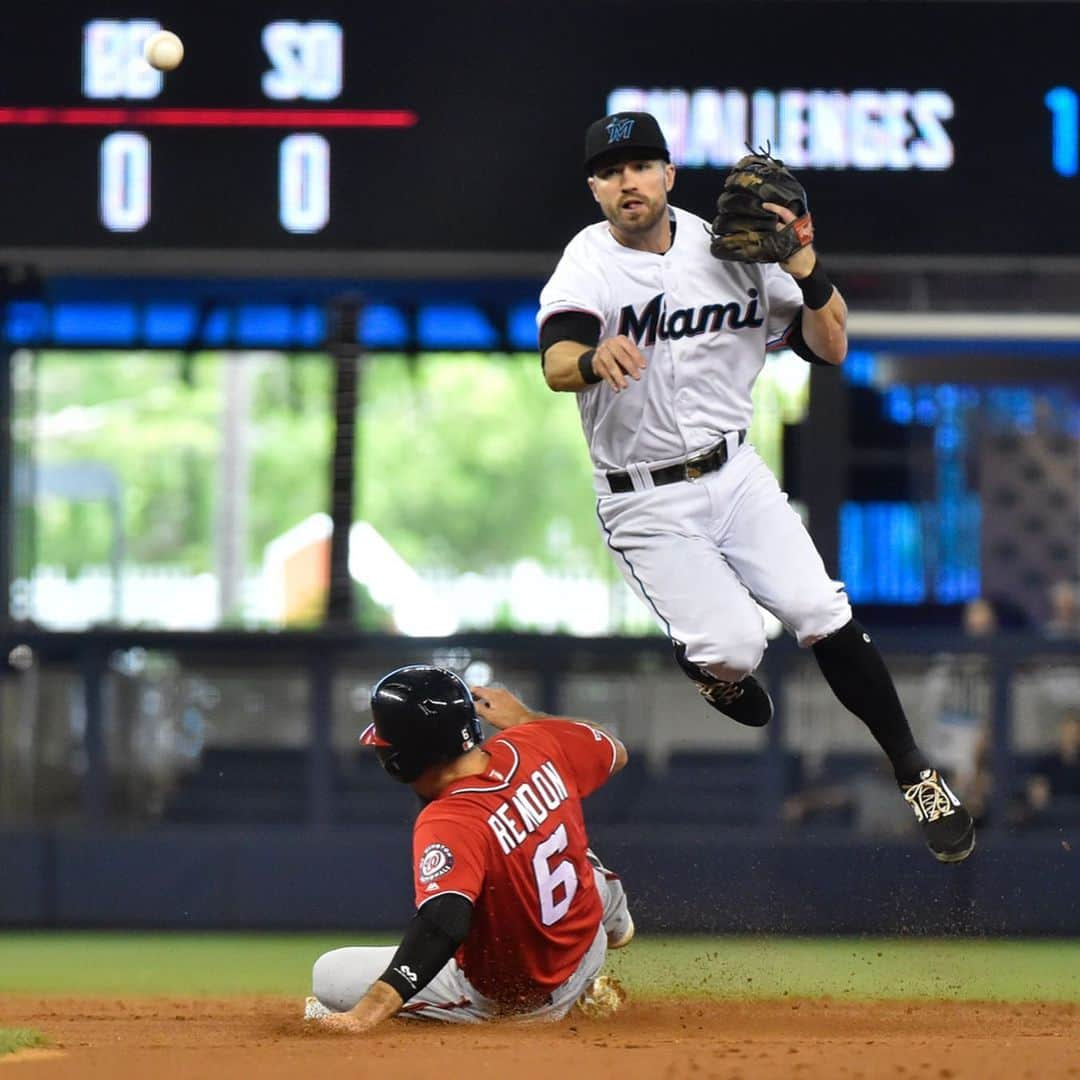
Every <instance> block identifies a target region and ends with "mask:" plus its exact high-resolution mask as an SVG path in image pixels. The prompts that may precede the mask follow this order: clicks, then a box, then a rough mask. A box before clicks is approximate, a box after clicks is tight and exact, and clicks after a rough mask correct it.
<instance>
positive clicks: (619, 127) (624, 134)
mask: <svg viewBox="0 0 1080 1080" xmlns="http://www.w3.org/2000/svg"><path fill="white" fill-rule="evenodd" d="M604 130H605V131H606V132H607V133H608V142H609V143H613V142H622V141H623V139H629V138H630V132H631V131H633V130H634V121H633V119H632V118H631V117H625V118H624V119H621V120H612V121H611V123H610V124H608V125H607V126H606V127H605V129H604Z"/></svg>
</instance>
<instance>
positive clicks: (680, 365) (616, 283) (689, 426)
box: [537, 207, 802, 470]
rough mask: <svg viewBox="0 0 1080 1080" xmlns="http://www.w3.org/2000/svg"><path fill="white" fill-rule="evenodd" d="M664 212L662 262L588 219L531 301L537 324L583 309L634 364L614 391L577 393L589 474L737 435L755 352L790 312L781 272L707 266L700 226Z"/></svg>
mask: <svg viewBox="0 0 1080 1080" xmlns="http://www.w3.org/2000/svg"><path fill="white" fill-rule="evenodd" d="M671 210H672V213H673V214H674V224H675V238H674V242H673V243H672V246H671V249H670V250H669V251H668V252H667V253H666V254H664V255H657V254H653V253H652V252H647V251H637V250H634V249H633V248H628V247H624V246H623V245H622V244H620V243H619V242H618V241H617V240H616V239H615V238H614V237H613V236H612V235H611V231H610V229H609V227H608V223H607V221H598V222H597V223H596V224H594V225H589V226H588V227H587V228H585V229H582V230H581V232H579V233H578V234H577V236H575V237H574V238H573V240H571V241H570V243H569V244H567V246H566V250H565V251H564V252H563V256H562V258H561V259H560V260H559V264H558V266H557V267H556V268H555V272H554V273H553V274H552V275H551V278H550V280H549V281H548V283H547V285H545V286H544V289H543V291H542V292H541V294H540V310H539V312H538V314H537V325H538V326H541V327H542V326H543V324H544V322H545V320H547V319H548V318H550V317H551V316H552V315H555V314H557V313H558V312H565V311H581V312H587V313H588V314H590V315H595V316H596V317H597V318H598V319H599V320H600V324H601V331H600V337H601V340H603V339H604V338H609V337H614V336H615V335H617V334H626V335H627V336H629V337H630V338H631V339H632V340H634V341H635V342H636V343H637V346H638V348H639V349H640V350H641V352H642V355H643V356H644V357H645V360H646V365H647V366H646V368H645V371H644V372H642V375H641V380H640V381H634V380H633V379H630V380H628V381H629V386H628V387H627V388H626V389H625V390H622V391H620V392H619V393H617V394H616V393H615V392H614V391H613V390H612V389H611V388H610V387H609V386H608V385H607V384H606V383H604V382H600V383H597V384H595V385H593V386H589V387H587V388H586V389H584V390H582V391H580V392H579V393H578V394H577V400H578V408H579V410H580V411H581V422H582V427H583V428H584V430H585V437H586V439H587V440H588V443H589V450H590V452H591V454H592V458H593V463H594V464H595V465H596V467H597V468H598V469H601V470H610V469H625V468H628V467H629V466H631V465H637V464H648V463H656V462H662V461H672V460H675V459H678V458H681V457H685V456H687V455H688V454H692V453H694V452H696V451H699V450H702V449H704V448H706V447H710V446H713V445H715V444H716V443H717V442H718V441H719V440H720V438H721V437H722V436H723V434H724V433H725V432H728V431H738V430H741V429H743V428H747V427H749V426H750V416H751V412H752V408H753V407H752V404H751V399H750V392H751V389H752V388H753V385H754V380H755V379H756V378H757V376H758V374H759V373H760V371H761V368H762V366H763V365H764V362H765V351H766V349H770V348H780V347H782V346H783V345H784V344H785V343H786V341H787V337H788V335H789V333H790V331H791V329H792V327H793V324H794V322H795V320H796V319H797V317H798V314H799V311H800V309H801V308H802V294H801V292H800V291H799V288H798V286H797V285H796V284H795V281H794V279H793V278H792V277H791V275H790V274H787V273H785V271H783V270H781V269H780V268H779V267H778V266H776V265H774V264H765V263H734V262H724V261H721V260H719V259H716V258H714V257H713V256H712V254H711V253H710V251H709V234H708V231H707V225H706V223H705V222H704V220H702V219H701V218H699V217H698V216H697V215H696V214H691V213H689V212H687V211H686V210H679V209H676V208H674V207H672V208H671Z"/></svg>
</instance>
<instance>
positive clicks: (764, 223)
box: [709, 150, 814, 263]
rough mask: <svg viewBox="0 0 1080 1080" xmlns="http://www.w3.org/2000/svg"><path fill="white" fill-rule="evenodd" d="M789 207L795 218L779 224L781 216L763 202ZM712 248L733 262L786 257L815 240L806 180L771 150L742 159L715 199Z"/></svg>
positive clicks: (782, 260)
mask: <svg viewBox="0 0 1080 1080" xmlns="http://www.w3.org/2000/svg"><path fill="white" fill-rule="evenodd" d="M767 202H770V203H779V204H780V205H781V206H786V207H787V208H788V209H789V210H790V211H791V212H792V213H793V214H795V220H794V221H793V222H791V223H790V224H789V225H785V226H784V228H782V229H777V227H776V226H777V225H778V224H779V223H780V219H779V217H777V215H776V214H775V213H773V211H771V210H766V209H765V207H764V205H763V204H764V203H767ZM711 236H712V243H711V244H710V245H709V249H710V250H711V251H712V253H713V255H714V256H716V258H718V259H728V260H730V261H731V262H753V263H767V262H784V261H785V260H786V259H790V258H791V256H792V255H794V254H795V252H796V251H798V250H799V248H802V247H805V246H806V245H807V244H809V243H811V242H812V241H813V239H814V226H813V223H812V222H811V220H810V212H809V209H808V207H807V204H806V192H805V191H804V190H803V186H802V184H800V183H799V181H798V180H796V179H795V177H794V175H793V174H792V172H791V171H790V170H789V169H788V168H787V167H786V166H785V165H784V163H783V162H782V161H780V160H779V158H774V157H773V156H772V154H770V153H769V152H768V150H759V151H758V152H757V153H756V154H747V155H746V156H745V157H743V158H740V159H739V160H738V161H737V162H736V163H735V165H734V167H733V168H732V170H731V172H729V173H728V175H727V179H726V180H725V181H724V190H723V192H721V194H720V198H719V199H717V200H716V217H715V218H714V219H713V223H712V229H711Z"/></svg>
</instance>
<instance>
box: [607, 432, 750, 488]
mask: <svg viewBox="0 0 1080 1080" xmlns="http://www.w3.org/2000/svg"><path fill="white" fill-rule="evenodd" d="M745 441H746V429H745V428H744V429H743V430H742V431H740V432H739V446H742V444H743V443H744V442H745ZM727 459H728V449H727V439H721V440H720V442H718V443H717V444H716V445H715V446H714V447H713V448H712V449H711V450H706V451H705V453H704V454H699V455H698V456H697V457H692V458H687V459H686V461H680V462H679V463H678V464H677V465H663V466H661V467H660V468H659V469H650V470H649V474H650V475H651V476H652V481H653V484H654V485H655V486H656V487H659V486H660V485H661V484H674V483H675V482H676V481H679V480H696V479H697V478H698V477H699V476H703V475H704V474H705V473H710V472H716V470H717V469H719V468H720V466H721V465H723V464H724V462H725V461H727ZM607 482H608V484H609V485H610V487H611V491H612V494H615V495H622V494H623V493H624V492H627V491H633V490H634V483H633V481H632V480H631V479H630V474H629V473H627V472H609V473H608V474H607Z"/></svg>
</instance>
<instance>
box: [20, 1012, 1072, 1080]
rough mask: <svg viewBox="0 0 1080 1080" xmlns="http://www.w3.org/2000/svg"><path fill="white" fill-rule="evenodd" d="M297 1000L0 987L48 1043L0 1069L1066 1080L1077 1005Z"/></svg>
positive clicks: (395, 1079)
mask: <svg viewBox="0 0 1080 1080" xmlns="http://www.w3.org/2000/svg"><path fill="white" fill-rule="evenodd" d="M301 1007H302V1006H301V1003H299V1002H294V1001H285V1000H282V999H281V998H242V999H237V998H222V999H207V998H203V999H198V998H151V999H132V1000H129V1001H124V1000H117V999H115V998H71V999H64V998H32V997H28V996H20V995H0V1025H2V1026H5V1027H32V1028H36V1029H37V1030H39V1031H42V1032H43V1033H45V1034H46V1035H47V1036H48V1037H49V1039H50V1041H51V1043H52V1049H51V1050H47V1051H35V1050H30V1051H25V1052H23V1053H20V1054H17V1055H14V1056H12V1057H7V1058H0V1077H2V1080H15V1078H16V1077H23V1076H27V1077H34V1078H39V1080H52V1078H53V1077H64V1078H68V1077H79V1078H80V1080H82V1078H84V1077H85V1078H94V1077H108V1078H109V1080H126V1078H128V1077H132V1078H134V1077H140V1078H141V1077H155V1078H159V1080H172V1078H174V1077H175V1078H177V1080H179V1078H181V1077H182V1078H184V1080H190V1078H191V1077H200V1078H201V1077H254V1076H257V1077H260V1078H264V1077H267V1078H275V1077H290V1078H291V1077H312V1076H317V1077H319V1080H335V1078H337V1077H342V1078H345V1077H349V1078H350V1080H353V1078H355V1077H362V1076H378V1077H380V1078H383V1080H406V1078H407V1080H414V1078H415V1077H418V1076H440V1077H444V1078H446V1080H455V1078H457V1077H469V1078H470V1080H471V1078H473V1077H499V1078H503V1077H512V1078H513V1080H534V1078H543V1080H552V1078H553V1077H555V1078H558V1080H569V1078H570V1077H575V1080H576V1077H584V1076H586V1075H587V1076H588V1078H589V1080H603V1078H611V1080H636V1078H643V1080H644V1078H649V1080H653V1078H661V1080H674V1078H677V1077H688V1078H689V1077H693V1078H694V1080H705V1078H708V1077H718V1078H719V1077H723V1078H730V1080H734V1078H736V1077H738V1078H740V1080H760V1078H764V1077H769V1078H770V1080H775V1078H780V1077H793V1078H795V1080H810V1078H813V1077H829V1078H830V1080H833V1078H839V1077H866V1078H867V1080H869V1078H871V1077H877V1076H894V1077H905V1078H907V1077H912V1078H913V1077H929V1078H938V1077H940V1078H965V1077H972V1078H975V1077H978V1078H979V1080H992V1078H998V1077H1000V1078H1001V1080H1005V1078H1008V1080H1015V1078H1019V1077H1031V1078H1032V1080H1043V1078H1049V1077H1080V1006H1077V1005H1061V1004H1042V1005H1040V1004H1025V1005H1003V1004H977V1003H976V1004H973V1003H964V1004H957V1003H955V1002H931V1003H926V1002H921V1003H910V1004H906V1003H903V1002H899V1003H898V1002H876V1003H853V1002H844V1001H840V1000H813V1001H794V1000H787V999H785V1000H781V1001H734V1002H729V1001H721V1000H715V1001H687V1002H682V1003H680V1002H673V1001H670V1000H665V1001H662V1002H647V1001H636V1002H630V1003H629V1004H628V1005H627V1006H626V1007H625V1008H624V1010H623V1011H622V1012H620V1013H619V1014H618V1015H617V1016H615V1017H613V1018H612V1019H609V1020H603V1021H601V1020H586V1019H584V1018H582V1017H577V1018H571V1019H567V1020H565V1021H563V1022H562V1023H559V1024H551V1025H543V1026H533V1027H524V1026H515V1025H510V1024H495V1025H491V1026H484V1027H470V1028H464V1027H449V1026H441V1025H439V1026H437V1025H435V1024H428V1023H423V1022H420V1021H395V1022H392V1023H390V1024H388V1025H387V1027H386V1028H385V1030H384V1031H383V1032H380V1033H379V1034H378V1035H376V1036H369V1037H367V1038H362V1039H358V1038H355V1037H348V1036H340V1035H330V1034H328V1033H326V1032H325V1031H319V1029H318V1026H317V1025H314V1024H305V1023H304V1022H303V1021H301V1020H299V1019H298V1018H297V1015H298V1012H299V1010H300V1008H301ZM571 1070H574V1072H572V1071H571ZM575 1074H576V1075H575Z"/></svg>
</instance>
